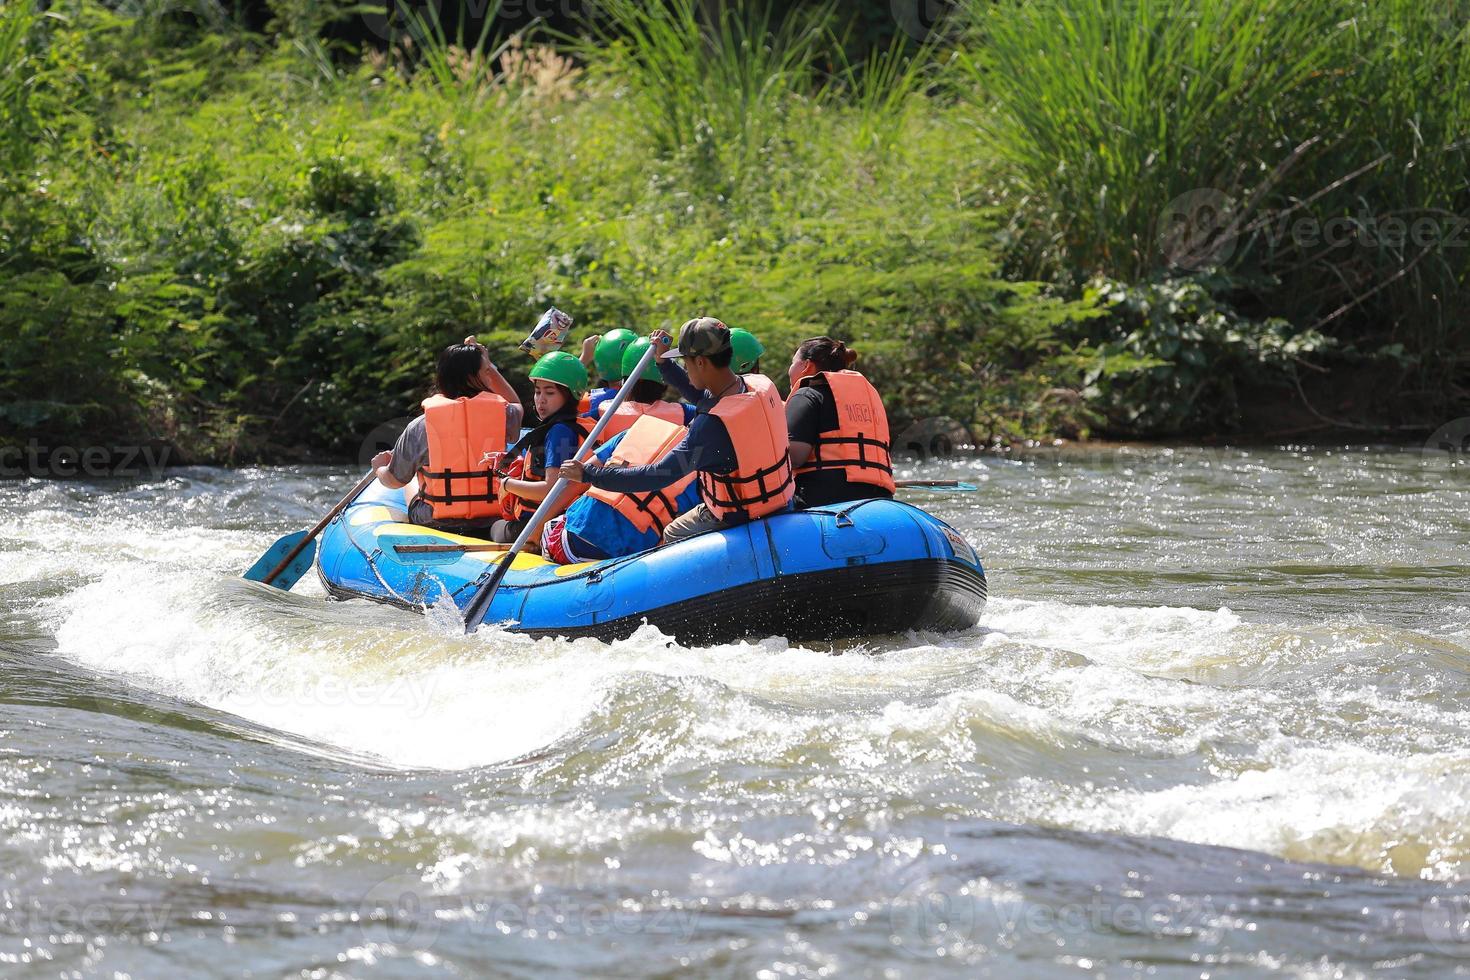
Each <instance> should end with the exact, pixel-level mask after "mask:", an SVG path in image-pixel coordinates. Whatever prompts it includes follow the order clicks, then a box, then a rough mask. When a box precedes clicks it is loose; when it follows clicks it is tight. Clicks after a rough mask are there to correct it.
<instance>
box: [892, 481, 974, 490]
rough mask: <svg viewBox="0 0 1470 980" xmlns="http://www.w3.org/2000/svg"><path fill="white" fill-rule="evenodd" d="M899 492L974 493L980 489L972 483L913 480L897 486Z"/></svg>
mask: <svg viewBox="0 0 1470 980" xmlns="http://www.w3.org/2000/svg"><path fill="white" fill-rule="evenodd" d="M898 489H900V490H928V491H929V492H930V493H975V492H977V491H978V490H979V489H980V488H979V487H977V486H975V484H973V483H961V482H959V481H953V482H940V481H937V480H936V481H923V480H915V481H911V482H907V483H900V484H898Z"/></svg>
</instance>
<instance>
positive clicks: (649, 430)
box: [541, 341, 699, 565]
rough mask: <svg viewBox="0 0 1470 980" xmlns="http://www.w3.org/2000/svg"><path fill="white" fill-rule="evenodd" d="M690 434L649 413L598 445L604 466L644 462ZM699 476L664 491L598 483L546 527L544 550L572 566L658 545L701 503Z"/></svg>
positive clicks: (656, 457)
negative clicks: (620, 490)
mask: <svg viewBox="0 0 1470 980" xmlns="http://www.w3.org/2000/svg"><path fill="white" fill-rule="evenodd" d="M644 343H645V344H646V343H647V342H646V341H644ZM642 383H648V382H642ZM661 384H662V383H661V382H660V385H661ZM661 404H664V405H669V404H672V403H671V402H662V403H661ZM675 407H676V408H677V407H678V406H675ZM684 434H685V428H684V426H682V425H680V424H678V423H676V422H672V421H669V420H668V419H664V418H659V417H657V416H654V415H644V416H642V417H640V418H638V419H635V420H634V421H633V422H632V423H631V424H630V426H629V427H628V429H627V431H625V432H623V433H622V434H620V435H617V436H614V437H613V438H612V440H611V441H609V442H608V443H606V444H605V445H603V446H602V447H601V448H600V449H598V450H597V453H596V455H595V459H596V460H597V462H598V464H599V465H601V466H610V467H621V466H644V465H647V464H649V463H652V462H655V461H656V460H659V459H662V458H663V456H664V455H665V454H666V453H667V452H668V451H669V450H670V449H672V448H674V447H675V446H676V445H678V444H679V443H680V442H681V441H683V439H684ZM694 477H695V475H694V474H693V473H689V474H688V475H686V476H685V477H684V478H683V479H681V480H679V481H677V482H675V483H673V484H671V485H669V486H667V487H664V488H663V489H661V490H649V491H645V492H642V493H615V492H613V491H611V490H602V489H599V488H597V487H593V488H592V489H590V490H588V491H587V493H586V494H584V495H583V496H581V497H578V498H577V500H576V501H575V502H574V503H573V504H572V505H571V506H570V507H568V508H567V512H566V514H565V515H563V516H562V517H559V518H556V519H555V520H553V521H551V522H549V523H548V524H547V525H546V530H545V531H544V532H543V533H542V536H541V553H542V554H543V555H545V556H546V557H548V558H551V559H553V560H554V561H557V562H560V563H561V564H563V565H568V564H573V563H575V562H582V561H601V560H602V559H604V558H622V557H624V556H626V555H636V554H637V553H638V552H640V551H647V550H648V549H649V548H654V547H657V546H658V543H659V539H660V538H662V537H663V533H664V529H665V528H666V527H668V526H669V524H670V523H671V522H672V521H673V520H674V518H675V517H676V516H678V515H679V514H682V513H684V512H685V511H688V510H691V509H692V508H694V507H695V506H696V505H698V503H699V486H698V485H697V484H696V483H695V479H694Z"/></svg>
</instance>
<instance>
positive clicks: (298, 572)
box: [244, 531, 316, 592]
mask: <svg viewBox="0 0 1470 980" xmlns="http://www.w3.org/2000/svg"><path fill="white" fill-rule="evenodd" d="M309 533H310V532H308V531H297V532H295V533H294V534H288V535H286V536H285V537H284V538H281V539H280V540H279V541H277V542H276V543H275V544H273V545H271V548H270V550H269V551H267V552H266V553H265V554H263V555H261V556H260V560H259V561H257V562H256V563H255V564H254V565H251V566H250V570H249V571H247V572H246V573H245V576H244V577H245V578H248V579H249V580H250V581H252V582H264V581H265V579H266V576H267V575H269V574H270V573H271V570H272V569H274V568H275V567H276V566H277V565H279V564H280V563H281V562H282V561H283V560H284V559H285V557H286V556H287V555H289V554H290V553H291V551H292V550H293V549H294V548H296V547H297V546H298V545H299V544H301V543H302V541H305V540H306V536H307V534H309ZM314 561H316V541H315V540H312V541H308V542H307V543H306V547H304V548H302V549H301V553H300V554H298V555H297V556H296V557H295V558H292V559H291V563H290V564H289V565H287V566H286V567H285V568H283V569H281V573H280V574H279V575H277V576H276V577H275V579H274V580H272V581H271V583H270V584H271V585H272V586H274V587H275V588H278V589H284V590H286V591H288V592H289V591H290V589H291V586H293V585H295V584H296V583H297V582H299V581H301V576H303V575H305V574H306V573H307V572H309V571H311V563H312V562H314Z"/></svg>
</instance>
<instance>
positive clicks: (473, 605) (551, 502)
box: [464, 344, 658, 633]
mask: <svg viewBox="0 0 1470 980" xmlns="http://www.w3.org/2000/svg"><path fill="white" fill-rule="evenodd" d="M657 353H658V352H657V348H655V347H654V346H653V345H651V344H650V345H649V347H648V350H646V351H644V352H643V356H642V357H641V358H639V359H638V366H637V367H635V368H634V369H633V372H632V373H631V374H629V375H628V377H629V378H641V377H642V376H643V372H644V371H645V370H647V369H648V365H650V364H652V363H653V359H654V358H655V357H656V356H657ZM633 388H634V384H633V383H632V382H631V381H626V382H624V383H623V386H622V387H621V388H619V389H618V393H617V395H615V396H614V397H613V399H612V401H611V402H607V403H605V404H606V407H605V408H604V409H603V410H602V418H600V419H598V420H597V425H595V426H593V428H592V432H591V433H590V434H589V435H588V436H587V438H586V439H584V440H583V441H582V445H581V446H579V447H578V448H577V452H576V455H574V456H573V457H572V458H573V459H575V460H576V461H577V462H579V463H584V462H586V461H587V458H588V457H589V456H591V455H592V450H593V448H594V447H595V446H596V445H597V440H598V439H599V438H601V436H602V431H603V430H604V429H606V428H607V424H608V423H609V422H611V421H612V417H613V415H615V414H616V413H617V410H618V409H619V408H621V407H622V405H623V402H625V401H627V400H628V395H629V393H630V392H632V390H633ZM569 485H570V484H569V482H568V481H567V480H566V479H565V478H564V477H562V478H558V479H557V481H556V483H554V484H552V487H551V492H550V493H548V494H547V495H546V499H545V500H542V501H541V506H540V507H537V508H536V513H534V514H532V515H531V519H530V520H528V521H527V522H526V526H525V528H524V529H522V531H521V533H520V535H519V536H518V537H517V538H516V540H515V543H514V544H512V545H511V546H510V553H509V554H507V555H506V556H505V557H504V558H502V559H501V560H500V563H499V564H497V565H496V566H495V567H494V568H493V569H491V570H490V571H488V572H486V573H485V574H484V575H483V576H481V577H480V584H479V586H478V588H476V590H475V594H474V596H473V597H472V598H471V599H470V603H469V605H468V606H466V607H465V611H464V631H465V632H466V633H473V632H474V631H475V630H477V629H479V628H480V623H482V622H484V620H485V613H487V612H488V611H489V610H490V600H491V599H493V598H494V597H495V590H496V589H498V588H500V583H501V581H502V580H503V579H504V578H505V573H506V572H508V571H510V566H511V565H513V564H515V560H516V555H519V554H520V553H521V551H522V549H524V548H525V547H526V542H527V541H529V540H530V539H531V535H532V534H535V533H536V532H537V531H539V530H540V529H541V525H542V524H543V523H545V521H546V518H547V516H548V515H549V514H550V513H551V511H552V509H553V508H555V507H556V504H557V502H558V501H559V500H560V499H561V495H562V494H563V493H564V492H566V488H567V487H568V486H569Z"/></svg>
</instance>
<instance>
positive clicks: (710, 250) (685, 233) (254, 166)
mask: <svg viewBox="0 0 1470 980" xmlns="http://www.w3.org/2000/svg"><path fill="white" fill-rule="evenodd" d="M856 6H857V7H861V8H862V12H861V13H860V14H857V15H854V8H853V6H851V5H844V6H842V7H837V6H835V5H828V4H791V5H787V6H783V7H782V8H781V9H780V10H779V11H773V10H771V9H768V8H765V7H763V6H760V5H759V4H757V3H754V2H750V3H743V4H728V5H727V4H722V3H720V2H718V0H714V2H710V0H703V2H700V0H668V2H666V3H664V4H647V3H635V2H633V0H601V2H599V3H597V4H596V5H595V7H590V8H589V10H588V11H587V12H586V13H585V14H584V15H581V16H578V17H574V18H571V19H570V21H569V22H568V23H565V24H553V25H546V24H539V25H536V24H533V25H529V26H528V27H526V28H524V29H519V30H512V24H511V22H510V21H508V20H506V19H504V18H496V17H494V16H489V17H484V18H480V19H478V20H474V21H466V19H465V18H463V17H456V16H455V15H454V11H455V10H456V8H454V7H453V6H452V5H449V4H445V5H443V6H434V5H422V4H420V5H399V6H395V7H393V8H391V9H372V8H363V7H358V6H351V7H349V6H347V5H345V4H344V5H341V6H337V5H333V4H330V3H326V2H321V0H276V2H273V3H272V4H271V5H270V6H269V8H268V9H266V8H261V9H256V8H248V9H247V8H243V7H239V6H236V7H224V6H219V5H217V4H215V3H214V2H213V0H190V2H188V3H176V2H172V0H138V2H128V3H123V4H102V3H97V2H94V0H62V2H55V3H51V4H49V5H38V4H34V3H29V2H17V3H10V4H6V5H5V6H4V7H3V8H0V163H3V173H0V184H3V186H0V191H3V193H0V443H22V442H27V441H32V442H33V441H37V440H39V441H41V442H42V443H46V444H51V445H55V444H57V443H69V444H71V445H96V444H122V443H128V442H138V441H150V442H153V441H158V442H164V443H167V444H169V445H171V446H173V447H176V449H177V453H178V457H177V458H187V459H192V460H201V461H203V460H210V461H225V462H242V461H247V460H256V459H289V458H301V457H307V456H311V455H322V454H333V455H338V456H341V455H348V454H354V453H356V452H357V450H358V447H359V445H360V444H361V442H362V440H363V439H364V437H365V436H366V435H367V434H368V433H369V432H370V431H372V430H373V429H374V428H375V427H376V426H378V425H379V424H380V423H383V422H385V421H387V420H390V419H393V418H398V417H402V416H404V415H405V414H407V413H409V412H410V411H412V409H413V406H414V405H415V403H416V401H417V399H418V398H419V397H421V396H422V394H423V390H424V385H425V383H426V380H427V375H428V372H429V367H430V364H431V362H432V355H433V353H434V352H436V351H437V350H438V349H440V348H441V347H443V345H444V344H446V343H448V342H450V341H451V340H453V339H456V338H458V337H462V336H464V335H465V334H467V333H475V334H477V335H479V336H480V337H482V338H483V339H485V340H486V341H487V342H488V343H490V344H491V346H492V348H493V349H494V351H495V354H496V357H497V360H499V361H500V362H502V363H503V364H505V365H506V366H507V367H508V368H510V369H511V374H512V375H513V376H516V375H519V376H521V377H523V376H524V372H525V371H526V370H527V369H528V368H529V362H528V361H527V360H526V359H525V358H524V355H520V354H518V353H516V352H515V351H514V346H515V344H516V343H517V342H518V341H519V340H521V339H522V338H523V337H524V335H525V333H526V331H527V330H528V328H529V327H530V326H531V325H532V324H533V323H534V322H535V320H536V317H537V316H538V315H539V313H540V312H541V311H542V310H544V309H545V308H546V307H547V306H550V305H556V306H558V307H560V308H562V309H564V310H567V311H568V312H570V313H571V314H572V315H573V316H574V317H576V319H577V322H578V328H579V331H583V330H601V329H608V328H611V327H614V326H630V327H633V328H635V329H638V330H644V329H648V328H651V327H653V326H674V325H677V323H679V322H681V321H682V320H683V319H684V318H686V317H687V316H690V315H694V314H697V313H711V314H715V315H719V316H721V317H723V318H724V319H725V320H726V321H727V322H729V323H731V324H732V325H739V326H746V327H748V328H750V329H752V330H754V331H755V332H757V333H758V334H759V335H760V336H761V337H762V339H763V340H764V341H765V343H766V346H767V348H768V349H769V350H770V351H771V355H770V357H769V358H768V360H767V363H766V365H765V367H766V370H767V371H768V372H770V373H772V374H775V375H780V374H781V373H782V372H781V371H780V368H782V367H783V366H784V359H785V357H786V356H789V352H790V350H791V349H792V348H793V347H794V345H795V343H796V342H797V341H799V340H800V339H802V338H804V337H806V336H811V335H814V334H819V333H832V334H834V335H837V336H841V337H843V338H844V339H848V340H850V341H851V342H852V343H853V344H854V346H856V347H858V348H859V349H860V350H862V351H863V352H864V355H865V359H864V362H863V364H864V367H865V369H866V370H868V371H869V373H870V374H872V375H873V376H875V377H876V379H877V380H878V382H879V383H880V385H881V386H882V387H883V389H884V391H885V393H886V395H887V397H888V400H889V405H890V410H891V411H892V412H893V414H895V415H896V416H897V417H898V418H899V419H900V421H901V422H903V421H908V420H913V419H918V418H923V417H926V416H934V415H946V416H949V417H951V418H954V419H956V420H958V421H959V422H961V423H963V424H964V425H967V426H969V427H970V428H971V430H972V431H973V432H974V433H975V434H976V435H977V437H978V438H979V439H980V440H983V441H990V440H998V439H1012V438H1020V437H1035V436H1047V435H1053V434H1063V435H1081V434H1085V433H1089V432H1091V433H1106V434H1110V435H1119V436H1141V437H1151V436H1167V435H1178V434H1189V435H1196V436H1199V435H1206V434H1230V433H1235V432H1246V433H1256V434H1272V433H1286V432H1313V431H1319V432H1330V433H1338V434H1341V433H1344V432H1356V433H1368V434H1372V435H1373V436H1384V435H1392V434H1399V435H1402V436H1405V437H1407V436H1409V435H1412V434H1413V433H1415V432H1419V431H1428V430H1430V429H1433V428H1434V427H1435V426H1437V425H1438V424H1439V423H1440V422H1442V421H1444V420H1446V419H1448V418H1452V417H1454V416H1455V415H1457V414H1466V403H1467V398H1470V394H1467V389H1470V355H1467V341H1470V328H1467V316H1466V313H1467V304H1466V299H1467V297H1466V273H1467V256H1470V231H1467V219H1470V189H1467V183H1466V182H1467V175H1470V160H1467V159H1466V156H1467V153H1470V142H1467V140H1470V38H1467V26H1466V23H1465V19H1464V17H1463V16H1462V15H1461V14H1459V13H1457V11H1458V10H1459V9H1460V5H1459V4H1458V3H1456V2H1454V0H1424V2H1417V3H1416V2H1411V0H1290V2H1287V0H1262V2H1261V3H1257V4H1250V5H1246V4H1238V3H1234V2H1230V0H1174V2H1170V3H1163V2H1159V0H1069V2H1067V3H1053V2H1044V0H1032V2H1028V0H1004V2H989V0H986V2H980V0H976V2H974V3H973V4H969V5H961V6H959V7H956V8H954V9H953V10H952V11H951V13H950V15H949V16H948V17H947V18H945V19H944V20H943V21H941V22H940V24H939V25H937V27H936V29H935V30H933V31H931V32H929V33H927V34H924V32H922V31H912V32H910V33H906V32H905V31H904V30H890V31H887V32H883V31H877V32H875V31H873V30H872V24H873V11H871V10H867V9H866V8H867V7H868V6H872V7H874V8H875V9H877V8H885V9H886V8H890V6H891V5H890V4H888V3H886V2H885V3H880V4H868V5H856ZM921 6H922V5H921ZM787 7H790V9H787ZM494 12H495V11H493V10H492V11H490V13H491V14H494ZM854 16H856V17H857V18H858V19H857V20H856V21H854V20H853V17H854ZM906 20H907V19H906V18H904V17H899V18H898V20H897V21H895V22H894V23H895V24H896V25H897V27H900V28H903V27H912V26H913V25H912V24H909V23H906V22H905V21H906ZM344 25H345V27H346V28H350V29H344ZM553 28H555V29H553ZM920 34H924V36H923V37H922V40H919V39H917V38H916V37H915V36H913V35H920ZM885 35H886V36H885ZM578 336H580V333H579V334H578Z"/></svg>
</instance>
